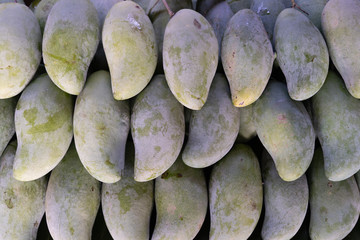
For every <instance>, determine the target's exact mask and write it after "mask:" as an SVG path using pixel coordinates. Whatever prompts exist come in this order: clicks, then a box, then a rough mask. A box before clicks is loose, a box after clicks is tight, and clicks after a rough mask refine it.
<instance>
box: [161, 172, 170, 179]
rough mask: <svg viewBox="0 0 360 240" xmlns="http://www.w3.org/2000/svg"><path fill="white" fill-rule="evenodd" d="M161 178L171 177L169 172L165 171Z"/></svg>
mask: <svg viewBox="0 0 360 240" xmlns="http://www.w3.org/2000/svg"><path fill="white" fill-rule="evenodd" d="M161 178H162V179H168V178H169V173H168V172H164V173H163V174H161Z"/></svg>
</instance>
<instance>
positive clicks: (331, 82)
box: [312, 71, 360, 181]
mask: <svg viewBox="0 0 360 240" xmlns="http://www.w3.org/2000/svg"><path fill="white" fill-rule="evenodd" d="M312 112H313V116H314V127H315V130H316V134H317V136H318V138H319V140H320V144H321V147H322V149H323V152H324V162H325V175H326V177H327V178H328V179H329V180H331V181H341V180H344V179H346V178H348V177H350V176H352V175H353V174H355V173H356V172H357V171H359V169H360V162H359V158H360V149H359V148H358V146H359V144H360V136H359V134H358V132H359V127H360V101H359V100H358V99H355V98H353V97H352V96H351V95H350V94H349V92H348V91H347V90H346V88H345V86H344V84H343V82H342V80H341V78H340V77H339V76H337V75H336V74H335V73H334V72H332V71H329V74H328V77H327V78H326V81H325V84H324V86H323V87H322V88H321V89H320V91H319V92H318V93H317V94H316V95H315V96H314V97H313V98H312Z"/></svg>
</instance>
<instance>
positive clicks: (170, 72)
mask: <svg viewBox="0 0 360 240" xmlns="http://www.w3.org/2000/svg"><path fill="white" fill-rule="evenodd" d="M218 54H219V47H218V42H217V39H216V36H215V33H214V30H213V29H212V27H211V25H210V23H209V22H208V21H207V20H206V18H205V17H203V16H201V15H200V14H199V13H197V12H195V11H193V10H190V9H182V10H180V11H178V12H177V13H176V14H175V15H174V16H173V17H172V18H171V20H170V21H169V23H168V25H167V26H166V29H165V34H164V43H163V67H164V72H165V77H166V81H167V83H168V85H169V87H170V90H171V92H172V93H173V94H174V96H175V98H176V99H177V100H178V101H179V102H180V103H181V104H183V105H184V106H185V107H187V108H190V109H193V110H199V109H201V108H202V106H203V105H204V104H205V102H206V99H207V97H208V93H209V88H210V85H211V82H212V79H213V78H214V75H215V71H216V68H217V64H218Z"/></svg>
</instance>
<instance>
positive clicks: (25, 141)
mask: <svg viewBox="0 0 360 240" xmlns="http://www.w3.org/2000/svg"><path fill="white" fill-rule="evenodd" d="M72 114H73V101H72V99H71V96H70V95H69V94H67V93H65V92H63V91H61V90H60V89H59V88H58V87H56V86H55V84H53V82H52V81H51V80H50V78H49V77H48V76H47V75H46V74H44V75H41V76H39V77H38V78H36V79H35V80H33V81H32V82H31V83H30V84H29V86H28V87H27V88H26V89H25V90H24V92H23V93H22V94H21V96H20V99H19V101H18V103H17V105H16V110H15V130H16V137H17V140H18V146H17V149H16V155H15V160H14V178H15V179H17V180H20V181H31V180H35V179H38V178H40V177H42V176H44V175H46V174H47V173H48V172H50V171H51V170H52V169H53V168H54V167H55V166H56V165H57V164H58V163H59V162H60V161H61V159H62V158H63V157H64V155H65V153H66V151H67V149H68V148H69V146H70V143H71V140H72V137H73V129H72V120H73V119H72Z"/></svg>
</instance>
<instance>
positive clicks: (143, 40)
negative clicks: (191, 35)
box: [102, 1, 157, 100]
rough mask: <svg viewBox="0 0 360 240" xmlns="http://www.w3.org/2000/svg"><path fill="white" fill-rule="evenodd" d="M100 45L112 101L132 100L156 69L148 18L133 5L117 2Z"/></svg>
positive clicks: (154, 42) (153, 33)
mask: <svg viewBox="0 0 360 240" xmlns="http://www.w3.org/2000/svg"><path fill="white" fill-rule="evenodd" d="M102 41H103V46H104V50H105V55H106V59H107V62H108V64H109V69H110V74H111V85H112V91H113V95H114V98H115V99H117V100H125V99H128V98H131V97H134V96H135V95H137V94H138V93H139V92H140V91H142V90H143V89H144V88H145V87H146V85H147V84H148V83H149V81H150V79H151V77H152V76H153V74H154V71H155V68H156V62H157V45H156V39H155V32H154V28H153V26H152V24H151V21H150V19H149V17H148V16H147V15H146V14H145V12H144V10H143V9H142V8H141V7H140V6H139V5H138V4H136V3H134V2H131V1H122V2H118V3H117V4H115V5H114V6H113V7H112V8H111V9H110V11H109V13H108V14H107V16H106V18H105V22H104V27H103V32H102Z"/></svg>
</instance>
